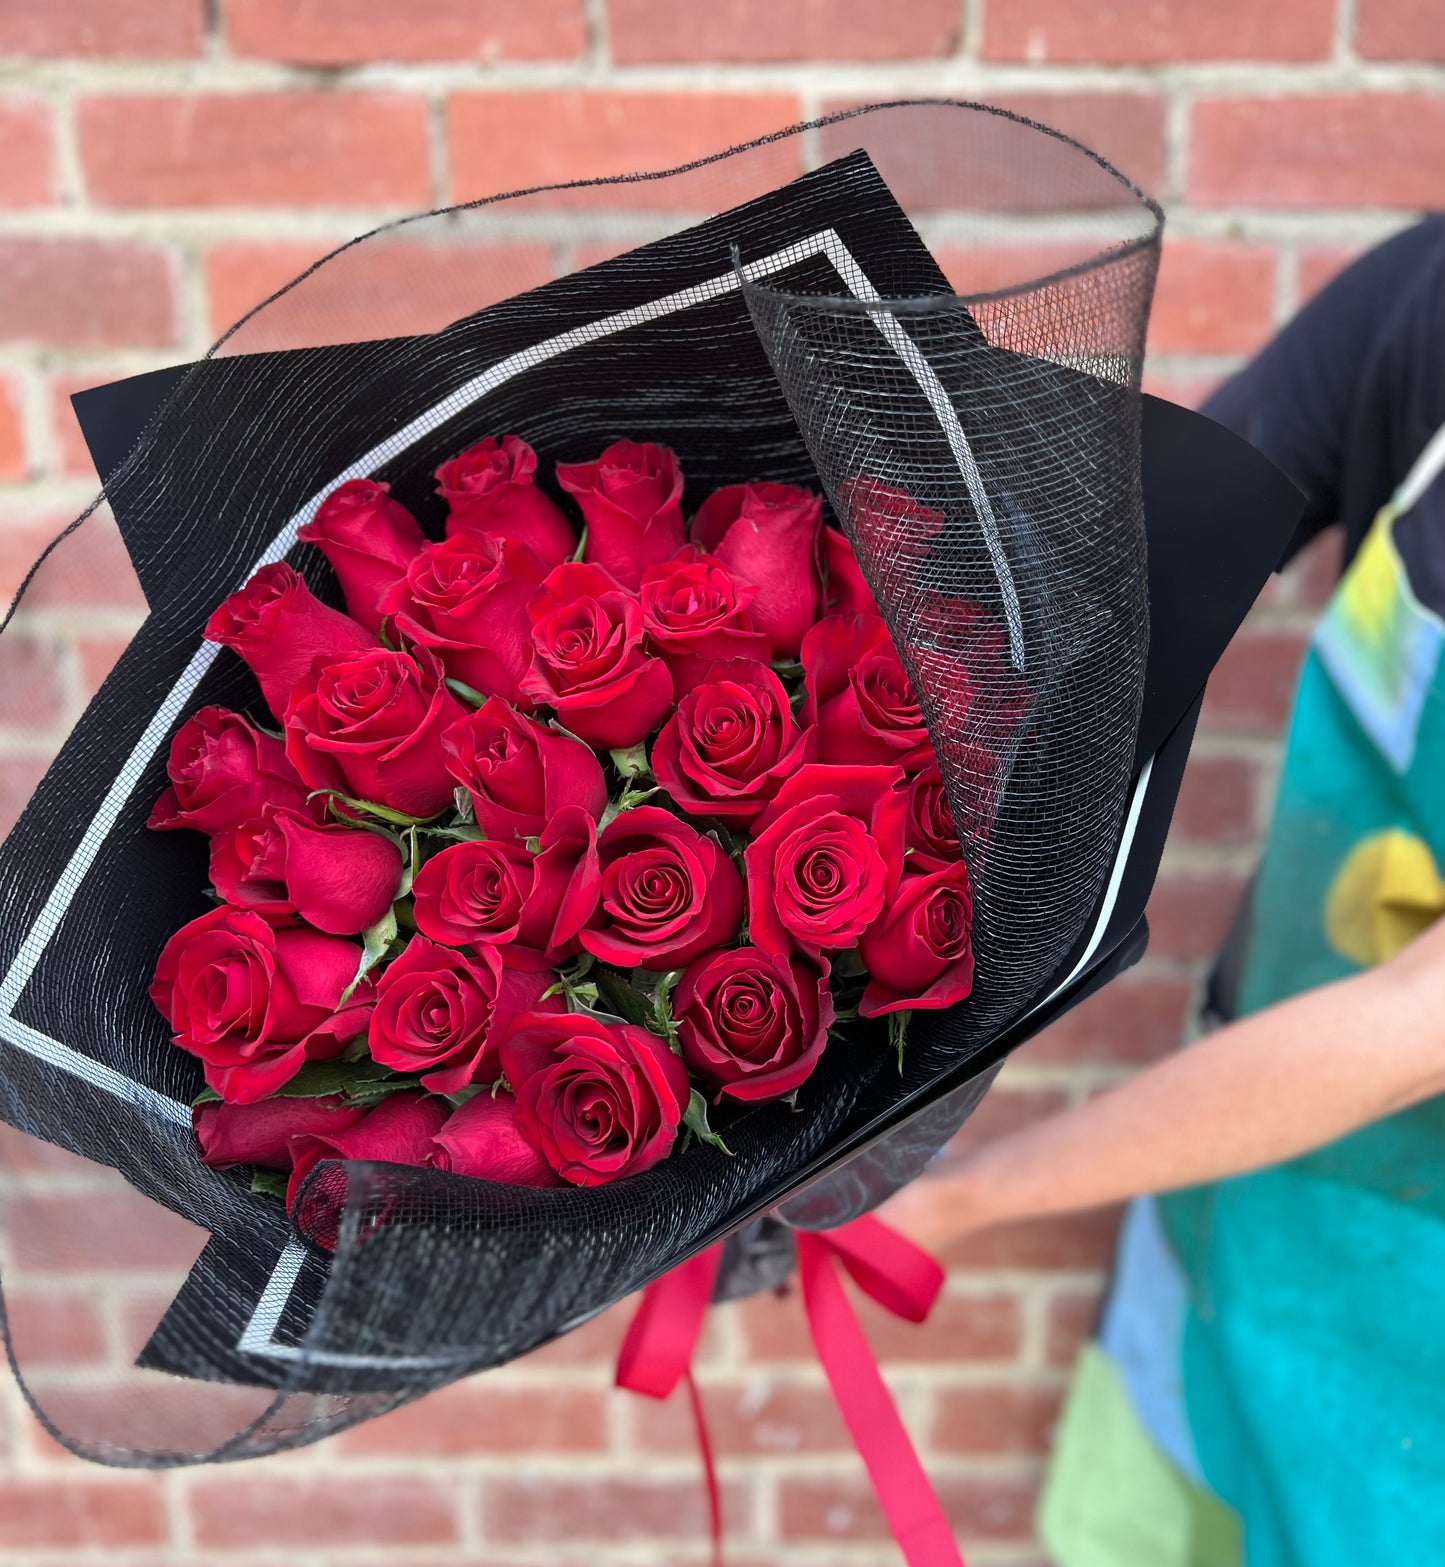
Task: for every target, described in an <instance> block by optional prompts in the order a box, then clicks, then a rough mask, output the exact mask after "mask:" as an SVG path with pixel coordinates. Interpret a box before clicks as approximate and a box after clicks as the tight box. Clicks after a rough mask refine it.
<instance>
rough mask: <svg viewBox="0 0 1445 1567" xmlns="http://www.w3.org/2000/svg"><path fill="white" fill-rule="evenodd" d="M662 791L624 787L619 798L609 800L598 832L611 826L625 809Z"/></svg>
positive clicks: (639, 803) (629, 808)
mask: <svg viewBox="0 0 1445 1567" xmlns="http://www.w3.org/2000/svg"><path fill="white" fill-rule="evenodd" d="M661 793H662V790H661V789H660V788H654V789H624V790H623V791H622V793H621V794H620V795H619V796H618V798H617V799H615V800H611V801H609V802H608V805H607V809H606V810H605V811H603V813H602V820H601V821H600V822H598V824H597V830H598V832H602V831H603V830H604V829H606V828H608V827H610V826H611V825H612V823H613V822H615V821H616V820H617V818H618V817H619V816H621V815H622V813H623V812H624V811H630V810H631V809H632V808H633V807H634V806H637V805H641V804H642V803H643V801H644V800H650V799H651V798H652V797H653V795H655V794H661Z"/></svg>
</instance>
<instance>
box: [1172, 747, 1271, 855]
mask: <svg viewBox="0 0 1445 1567" xmlns="http://www.w3.org/2000/svg"><path fill="white" fill-rule="evenodd" d="M1258 786H1259V769H1258V768H1257V766H1256V765H1255V764H1254V763H1253V762H1249V761H1244V760H1242V759H1240V758H1238V757H1206V756H1196V757H1194V758H1193V759H1192V760H1191V761H1190V763H1189V767H1188V769H1187V771H1186V772H1185V774H1184V782H1183V785H1182V786H1181V788H1180V790H1179V802H1178V804H1177V805H1176V806H1175V807H1174V821H1173V823H1172V824H1171V825H1172V829H1173V831H1174V832H1175V833H1176V834H1177V835H1178V836H1179V837H1180V838H1183V839H1185V840H1187V841H1191V842H1194V843H1206V844H1238V843H1248V842H1249V841H1250V840H1251V839H1252V838H1253V837H1254V833H1255V801H1256V799H1257V797H1258V792H1259V789H1258Z"/></svg>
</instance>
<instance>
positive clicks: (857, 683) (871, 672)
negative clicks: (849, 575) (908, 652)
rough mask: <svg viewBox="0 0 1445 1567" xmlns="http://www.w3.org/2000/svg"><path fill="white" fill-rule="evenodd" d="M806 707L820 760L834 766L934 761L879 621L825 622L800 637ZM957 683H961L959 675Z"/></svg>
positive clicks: (909, 765)
mask: <svg viewBox="0 0 1445 1567" xmlns="http://www.w3.org/2000/svg"><path fill="white" fill-rule="evenodd" d="M802 661H803V672H804V678H805V680H806V683H807V693H808V694H807V700H806V701H805V702H804V703H803V710H802V714H801V715H800V716H801V717H802V720H803V722H804V723H805V724H813V725H816V726H817V730H818V760H819V761H820V762H827V763H836V764H838V765H840V766H848V765H852V764H855V763H856V764H859V765H862V766H871V765H876V766H880V767H886V766H889V765H897V766H899V767H902V768H904V769H906V770H907V771H909V772H913V771H915V770H916V769H918V768H920V767H926V766H928V764H929V763H930V762H932V761H933V742H932V741H931V740H930V739H929V737H928V726H927V725H926V724H925V723H924V722H923V714H922V713H921V712H920V711H919V708H918V701H917V699H916V698H915V696H914V695H913V687H912V685H911V684H910V683H909V679H908V674H907V671H906V670H905V669H904V668H903V662H902V660H901V659H900V658H899V657H898V649H897V648H896V647H894V645H893V638H892V637H891V636H890V635H889V632H888V627H887V625H885V624H884V622H883V620H882V618H881V617H880V616H878V615H829V616H828V617H827V618H826V619H825V620H820V621H819V622H818V624H817V625H816V626H814V627H813V629H812V630H811V631H809V633H808V634H807V636H805V637H804V638H803V649H802ZM956 678H959V679H962V678H965V677H964V676H963V675H962V672H960V673H959V675H958V676H956Z"/></svg>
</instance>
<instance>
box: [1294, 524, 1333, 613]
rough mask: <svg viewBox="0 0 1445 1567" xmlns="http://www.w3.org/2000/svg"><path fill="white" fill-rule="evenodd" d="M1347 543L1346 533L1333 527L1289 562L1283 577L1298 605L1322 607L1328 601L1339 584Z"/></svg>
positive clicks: (1307, 607)
mask: <svg viewBox="0 0 1445 1567" xmlns="http://www.w3.org/2000/svg"><path fill="white" fill-rule="evenodd" d="M1344 546H1345V540H1344V535H1343V534H1342V533H1341V532H1340V530H1339V529H1338V528H1330V529H1327V530H1326V531H1325V532H1324V533H1322V534H1321V535H1320V536H1319V537H1318V538H1317V539H1314V540H1313V541H1312V542H1311V543H1309V544H1307V545H1306V546H1305V547H1304V549H1302V550H1301V551H1300V552H1299V554H1298V555H1296V556H1295V558H1294V559H1293V560H1292V561H1291V562H1290V563H1289V567H1288V569H1287V570H1286V571H1285V572H1284V580H1285V582H1286V583H1287V584H1288V585H1289V592H1290V602H1291V603H1292V604H1293V605H1295V606H1296V608H1299V609H1313V610H1320V609H1323V608H1324V607H1325V605H1326V604H1328V603H1329V601H1330V599H1331V598H1332V597H1333V596H1334V591H1335V589H1336V587H1338V586H1339V581H1340V572H1341V570H1342V569H1343V562H1344Z"/></svg>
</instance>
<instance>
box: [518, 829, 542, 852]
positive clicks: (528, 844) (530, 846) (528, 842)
mask: <svg viewBox="0 0 1445 1567" xmlns="http://www.w3.org/2000/svg"><path fill="white" fill-rule="evenodd" d="M522 847H523V848H524V849H525V850H526V851H527V853H528V854H540V853H541V852H542V840H541V839H540V838H539V837H538V836H537V834H536V833H533V834H532V835H531V837H530V838H523V840H522Z"/></svg>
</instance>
